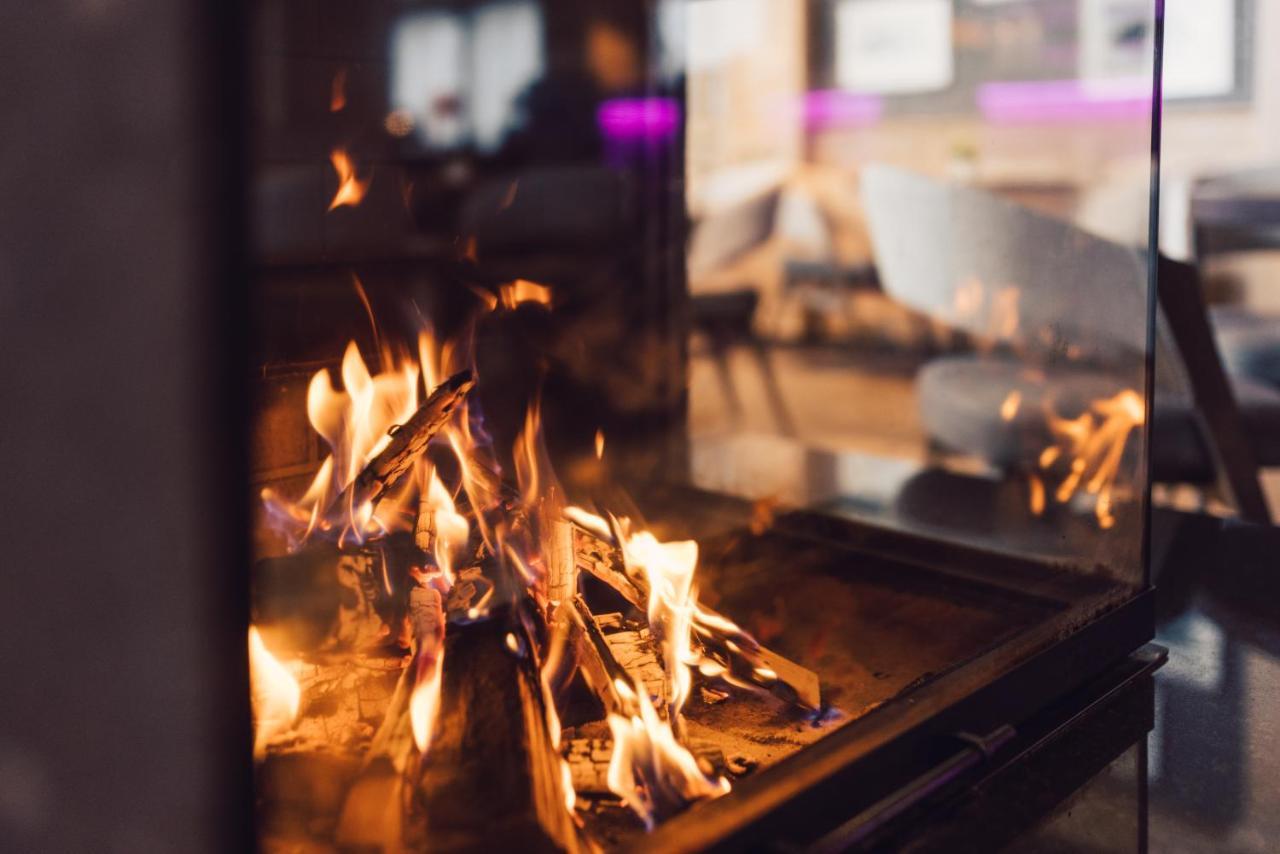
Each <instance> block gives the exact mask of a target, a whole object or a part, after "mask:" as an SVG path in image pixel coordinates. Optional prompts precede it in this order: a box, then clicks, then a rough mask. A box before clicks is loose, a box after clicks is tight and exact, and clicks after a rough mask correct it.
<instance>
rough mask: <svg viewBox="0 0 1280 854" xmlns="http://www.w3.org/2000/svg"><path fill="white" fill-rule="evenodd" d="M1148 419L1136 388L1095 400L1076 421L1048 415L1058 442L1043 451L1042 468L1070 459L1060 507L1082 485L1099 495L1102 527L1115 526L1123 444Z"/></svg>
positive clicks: (1097, 512)
mask: <svg viewBox="0 0 1280 854" xmlns="http://www.w3.org/2000/svg"><path fill="white" fill-rule="evenodd" d="M1145 420H1146V411H1145V409H1144V407H1143V401H1142V396H1141V395H1139V394H1138V393H1137V392H1136V391H1134V390H1133V389H1125V390H1124V391H1122V392H1120V393H1119V394H1116V395H1115V396H1114V397H1107V398H1101V399H1099V400H1095V401H1094V402H1093V403H1092V404H1090V406H1089V410H1088V411H1086V412H1084V413H1083V414H1081V415H1080V416H1079V417H1078V418H1071V419H1068V418H1060V417H1058V416H1056V415H1053V414H1052V413H1050V414H1049V430H1050V432H1051V433H1052V434H1053V436H1054V443H1053V444H1052V445H1050V446H1048V447H1046V448H1045V449H1044V451H1042V452H1041V454H1040V467H1041V468H1042V469H1048V468H1050V467H1052V466H1053V465H1054V463H1056V462H1058V461H1059V460H1062V459H1067V460H1069V464H1068V465H1069V468H1068V472H1067V475H1066V477H1065V478H1064V479H1063V480H1062V482H1061V483H1060V484H1059V485H1058V488H1057V490H1056V492H1055V493H1054V498H1055V499H1056V500H1057V501H1058V503H1059V504H1065V503H1066V502H1068V501H1070V500H1071V498H1072V496H1074V495H1075V494H1076V493H1077V492H1078V491H1079V489H1080V487H1081V485H1083V486H1084V490H1085V492H1087V493H1088V494H1090V495H1093V496H1096V502H1095V504H1094V515H1095V516H1096V517H1097V520H1098V525H1099V526H1100V527H1101V528H1103V529H1104V530H1105V529H1107V528H1110V527H1111V526H1112V525H1114V524H1115V516H1114V515H1112V513H1111V508H1112V503H1113V501H1114V489H1115V482H1116V477H1117V475H1118V473H1119V469H1120V461H1121V459H1122V458H1123V456H1124V449H1125V444H1126V443H1127V442H1128V439H1129V434H1130V433H1131V432H1132V431H1133V429H1134V428H1135V427H1139V426H1141V425H1142V424H1143V422H1144V421H1145ZM1032 510H1033V511H1034V510H1035V493H1034V491H1033V492H1032Z"/></svg>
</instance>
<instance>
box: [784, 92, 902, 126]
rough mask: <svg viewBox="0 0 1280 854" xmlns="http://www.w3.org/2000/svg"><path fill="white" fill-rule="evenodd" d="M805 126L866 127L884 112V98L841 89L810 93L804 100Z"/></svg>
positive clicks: (805, 95) (878, 118)
mask: <svg viewBox="0 0 1280 854" xmlns="http://www.w3.org/2000/svg"><path fill="white" fill-rule="evenodd" d="M803 110H804V125H805V127H806V128H807V129H808V130H811V131H812V130H827V129H829V128H848V127H866V126H867V125H873V124H875V123H876V122H878V121H880V117H881V116H883V115H884V99H883V98H881V97H880V96H878V95H862V94H859V93H857V92H846V91H843V90H840V89H821V90H817V91H814V92H806V93H805V94H804V101H803Z"/></svg>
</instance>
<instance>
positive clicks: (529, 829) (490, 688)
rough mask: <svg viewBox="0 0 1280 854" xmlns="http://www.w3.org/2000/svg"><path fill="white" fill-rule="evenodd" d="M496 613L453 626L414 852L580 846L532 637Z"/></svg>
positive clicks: (413, 834)
mask: <svg viewBox="0 0 1280 854" xmlns="http://www.w3.org/2000/svg"><path fill="white" fill-rule="evenodd" d="M509 627H511V623H509V621H507V620H504V619H501V617H500V616H499V615H496V614H495V616H494V617H492V618H490V619H488V620H485V621H483V622H478V623H471V624H468V625H452V626H450V627H449V633H448V637H447V639H446V642H445V655H444V677H443V684H442V688H441V697H440V709H439V716H438V718H437V721H436V728H435V734H434V735H433V737H432V741H431V748H430V754H429V755H428V758H427V760H426V761H425V762H423V763H422V766H421V776H420V777H419V779H418V780H417V781H416V785H415V790H414V792H413V826H412V827H411V828H410V830H409V836H408V837H407V839H406V841H407V842H408V843H409V844H410V847H418V848H421V847H424V846H429V847H430V848H431V849H432V850H445V851H448V850H462V849H467V850H552V849H559V850H568V851H576V850H580V849H581V848H582V847H583V846H582V843H581V842H580V840H579V837H578V829H577V825H576V824H575V822H574V820H573V816H572V814H571V812H570V809H569V807H568V805H567V803H566V802H567V800H568V796H571V795H572V793H571V792H566V790H565V780H564V777H563V772H562V770H561V769H562V765H561V761H560V756H559V754H558V753H557V751H556V750H555V748H554V747H553V745H552V741H551V735H550V732H549V730H548V726H547V717H548V709H547V708H546V707H545V706H544V703H543V693H542V689H541V686H540V684H539V681H538V680H539V677H538V674H537V672H536V670H535V668H534V666H533V663H532V661H531V659H530V658H529V657H528V654H527V650H528V649H529V639H528V638H527V637H525V636H524V632H523V630H522V629H521V628H519V627H514V628H513V630H509Z"/></svg>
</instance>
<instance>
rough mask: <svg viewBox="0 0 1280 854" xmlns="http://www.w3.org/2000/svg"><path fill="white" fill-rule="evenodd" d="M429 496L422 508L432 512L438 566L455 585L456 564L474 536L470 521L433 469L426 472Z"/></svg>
mask: <svg viewBox="0 0 1280 854" xmlns="http://www.w3.org/2000/svg"><path fill="white" fill-rule="evenodd" d="M425 495H426V500H425V501H424V502H423V504H422V505H420V506H421V509H420V510H419V512H424V511H425V512H429V513H431V515H432V519H433V521H434V523H435V524H434V529H435V542H434V545H433V554H434V556H435V559H436V566H438V567H439V568H440V571H441V572H442V573H444V577H445V579H446V580H447V582H448V583H449V584H450V585H452V584H453V582H454V580H455V564H456V562H457V559H458V558H459V557H461V553H462V551H463V549H465V548H466V546H467V541H468V540H469V539H470V538H471V525H470V524H468V522H467V517H466V516H463V515H462V514H461V513H459V512H458V510H457V507H456V506H455V505H454V503H453V496H451V495H450V494H449V490H447V489H445V486H444V484H443V483H442V482H441V481H440V476H439V475H438V474H437V473H436V472H435V470H434V469H432V470H431V471H430V472H429V474H428V476H427V487H426V490H425Z"/></svg>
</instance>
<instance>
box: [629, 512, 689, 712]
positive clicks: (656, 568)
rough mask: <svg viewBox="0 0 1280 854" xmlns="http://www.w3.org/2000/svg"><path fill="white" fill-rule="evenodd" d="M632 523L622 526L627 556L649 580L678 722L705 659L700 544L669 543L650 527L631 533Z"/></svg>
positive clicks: (633, 569)
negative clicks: (698, 625)
mask: <svg viewBox="0 0 1280 854" xmlns="http://www.w3.org/2000/svg"><path fill="white" fill-rule="evenodd" d="M627 527H628V526H627V525H626V524H625V522H624V523H623V524H622V525H621V526H620V528H621V529H622V530H623V532H624V534H623V540H622V556H623V560H624V561H625V562H626V565H627V570H628V572H630V573H643V574H644V576H645V577H646V578H647V579H648V581H649V603H648V612H649V628H650V630H651V631H652V632H653V633H654V636H655V637H656V638H657V640H658V643H659V646H660V647H661V649H662V657H663V669H664V670H665V671H666V676H667V684H668V688H669V689H670V692H671V708H670V717H671V719H672V720H673V721H674V720H676V719H677V718H678V716H679V714H680V710H681V709H682V708H684V704H685V701H686V700H687V699H688V698H689V692H690V690H691V689H692V687H693V675H692V674H691V673H690V671H689V665H690V664H697V663H698V661H699V656H697V655H695V654H694V652H693V641H692V636H693V614H694V609H695V607H696V605H697V597H696V596H695V595H694V590H693V574H694V571H695V570H696V569H697V566H698V544H697V543H696V542H694V541H693V540H684V541H681V542H673V543H664V542H660V541H659V540H658V539H657V537H655V536H654V535H653V534H651V533H649V532H648V531H639V532H637V533H634V534H627V533H626V530H625V529H626V528H627Z"/></svg>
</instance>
